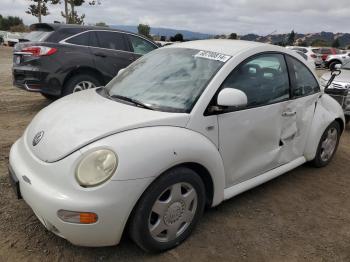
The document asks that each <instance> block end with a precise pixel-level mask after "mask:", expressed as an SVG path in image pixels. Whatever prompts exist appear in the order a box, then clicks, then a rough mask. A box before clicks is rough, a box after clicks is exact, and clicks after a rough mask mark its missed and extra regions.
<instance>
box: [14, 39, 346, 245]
mask: <svg viewBox="0 0 350 262" xmlns="http://www.w3.org/2000/svg"><path fill="white" fill-rule="evenodd" d="M343 129H344V115H343V111H342V108H341V107H340V106H339V104H338V103H337V102H336V101H335V100H334V99H332V98H331V97H329V96H328V95H326V94H323V93H322V92H321V91H320V87H319V83H318V81H317V79H316V76H315V74H314V73H313V72H312V69H311V68H309V67H308V66H307V65H306V64H305V61H304V60H303V59H302V57H300V56H299V55H298V54H296V53H295V52H293V51H288V50H286V49H285V48H280V47H277V46H272V45H267V44H260V43H254V42H245V41H232V40H204V41H194V42H187V43H182V44H174V45H171V46H168V47H164V48H161V49H158V50H156V51H154V52H151V53H150V54H148V55H146V56H144V57H142V58H140V59H139V60H137V61H136V62H134V63H132V64H131V65H130V66H129V67H127V68H126V69H125V70H124V71H123V72H122V73H120V74H119V75H118V76H117V77H115V78H114V79H113V80H112V81H111V82H110V83H109V84H108V85H107V86H106V87H105V88H98V89H95V90H87V91H84V92H80V93H77V94H73V95H70V96H67V97H65V98H63V99H60V100H58V101H56V102H54V103H53V104H51V105H50V106H48V107H47V108H45V109H43V110H42V111H41V112H39V113H38V114H37V116H36V117H35V118H34V119H33V121H32V122H31V123H30V125H29V126H28V128H27V129H26V131H25V132H24V134H23V136H22V137H21V138H20V139H19V140H18V141H17V142H16V143H15V144H14V145H13V146H12V148H11V152H10V167H9V169H10V174H11V176H10V177H11V180H12V181H13V185H14V186H15V188H16V190H17V193H18V195H19V196H22V197H23V198H24V200H25V201H26V202H27V203H28V205H29V206H30V207H31V208H32V209H33V211H34V212H35V214H36V215H37V217H38V218H39V219H40V221H41V222H42V223H43V224H44V225H45V227H46V228H47V229H49V230H51V231H52V232H54V233H55V234H57V235H59V236H61V237H63V238H65V239H67V240H68V241H70V242H71V243H73V244H76V245H82V246H107V245H115V244H117V243H118V242H119V241H120V238H121V236H122V233H123V232H124V231H125V230H126V228H128V232H129V234H130V235H131V238H132V239H133V240H134V241H135V242H136V243H137V244H138V245H139V246H140V247H141V248H143V249H145V250H147V251H153V252H156V251H163V250H166V249H169V248H172V247H174V246H176V245H178V244H179V243H181V242H182V241H183V240H185V239H186V238H187V237H188V236H189V235H190V233H191V231H192V230H193V228H194V226H195V225H196V224H197V222H198V220H199V218H200V216H201V215H202V213H203V210H204V207H205V206H209V207H210V206H216V205H218V204H220V203H221V202H222V201H224V200H226V199H229V198H231V197H233V196H235V195H237V194H239V193H241V192H243V191H246V190H248V189H250V188H252V187H255V186H257V185H260V184H262V183H264V182H266V181H268V180H270V179H272V178H274V177H277V176H279V175H281V174H283V173H286V172H287V171H289V170H291V169H293V168H295V167H297V166H300V165H301V164H303V163H305V162H308V161H311V162H312V163H313V164H314V165H315V166H317V167H321V166H325V165H327V164H328V163H329V162H330V160H331V159H332V157H333V155H334V153H335V152H336V149H337V145H338V142H339V137H340V135H341V133H342V131H343Z"/></svg>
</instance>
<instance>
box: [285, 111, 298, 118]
mask: <svg viewBox="0 0 350 262" xmlns="http://www.w3.org/2000/svg"><path fill="white" fill-rule="evenodd" d="M296 114H297V112H295V111H285V112H283V113H282V116H285V117H288V116H295V115H296Z"/></svg>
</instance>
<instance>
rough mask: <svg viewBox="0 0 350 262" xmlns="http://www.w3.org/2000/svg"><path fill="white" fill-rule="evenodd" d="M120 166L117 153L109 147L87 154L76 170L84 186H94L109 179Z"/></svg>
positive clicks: (80, 182)
mask: <svg viewBox="0 0 350 262" xmlns="http://www.w3.org/2000/svg"><path fill="white" fill-rule="evenodd" d="M117 166H118V158H117V156H116V154H115V153H114V152H113V151H111V150H108V149H99V150H96V151H94V152H91V153H89V154H88V155H87V156H85V157H84V158H83V159H82V160H81V161H80V163H79V164H78V166H77V169H76V171H75V176H76V179H77V180H78V183H79V184H80V185H81V186H83V187H93V186H97V185H100V184H102V183H104V182H105V181H107V180H108V179H109V178H110V177H111V176H112V175H113V174H114V172H115V170H116V169H117Z"/></svg>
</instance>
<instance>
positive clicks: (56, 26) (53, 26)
mask: <svg viewBox="0 0 350 262" xmlns="http://www.w3.org/2000/svg"><path fill="white" fill-rule="evenodd" d="M29 28H30V30H32V31H35V30H38V29H44V30H47V31H56V30H58V29H63V28H80V29H81V30H82V31H86V30H108V31H116V32H123V33H131V32H128V31H124V30H119V29H114V28H111V27H104V26H90V25H88V26H86V25H77V24H60V23H36V24H32V25H30V27H29ZM132 34H134V33H132ZM135 35H137V34H135Z"/></svg>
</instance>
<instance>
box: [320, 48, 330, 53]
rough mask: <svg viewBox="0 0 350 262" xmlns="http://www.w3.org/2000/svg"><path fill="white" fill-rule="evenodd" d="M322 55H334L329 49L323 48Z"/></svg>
mask: <svg viewBox="0 0 350 262" xmlns="http://www.w3.org/2000/svg"><path fill="white" fill-rule="evenodd" d="M320 53H321V54H323V55H330V54H332V51H331V49H329V48H321V49H320Z"/></svg>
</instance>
